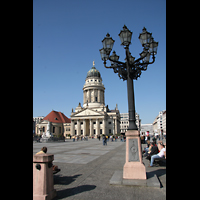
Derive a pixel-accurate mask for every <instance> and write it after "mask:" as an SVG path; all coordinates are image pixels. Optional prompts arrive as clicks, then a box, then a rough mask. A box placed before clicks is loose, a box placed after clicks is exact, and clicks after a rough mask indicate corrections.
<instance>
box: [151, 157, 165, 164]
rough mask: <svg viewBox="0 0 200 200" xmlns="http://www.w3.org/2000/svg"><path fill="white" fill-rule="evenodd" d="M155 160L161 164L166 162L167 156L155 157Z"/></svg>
mask: <svg viewBox="0 0 200 200" xmlns="http://www.w3.org/2000/svg"><path fill="white" fill-rule="evenodd" d="M154 162H156V163H157V164H159V165H162V164H166V158H165V157H162V158H155V159H154Z"/></svg>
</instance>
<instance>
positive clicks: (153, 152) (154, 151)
mask: <svg viewBox="0 0 200 200" xmlns="http://www.w3.org/2000/svg"><path fill="white" fill-rule="evenodd" d="M150 147H151V148H150V150H149V151H148V153H147V154H146V156H147V157H146V159H148V160H151V156H153V155H156V154H157V153H158V152H159V151H158V147H157V145H155V144H154V142H151V145H150Z"/></svg>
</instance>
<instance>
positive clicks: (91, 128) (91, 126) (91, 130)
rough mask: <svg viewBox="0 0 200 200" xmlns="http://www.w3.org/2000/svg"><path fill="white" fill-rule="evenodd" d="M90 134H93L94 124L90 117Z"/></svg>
mask: <svg viewBox="0 0 200 200" xmlns="http://www.w3.org/2000/svg"><path fill="white" fill-rule="evenodd" d="M90 136H91V137H92V136H93V124H92V119H90Z"/></svg>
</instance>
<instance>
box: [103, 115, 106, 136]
mask: <svg viewBox="0 0 200 200" xmlns="http://www.w3.org/2000/svg"><path fill="white" fill-rule="evenodd" d="M103 134H104V135H106V120H105V118H104V119H103Z"/></svg>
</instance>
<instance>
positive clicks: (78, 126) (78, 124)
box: [77, 119, 81, 135]
mask: <svg viewBox="0 0 200 200" xmlns="http://www.w3.org/2000/svg"><path fill="white" fill-rule="evenodd" d="M77 135H81V123H80V119H78V120H77Z"/></svg>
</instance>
